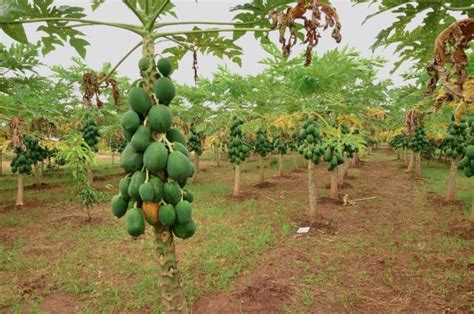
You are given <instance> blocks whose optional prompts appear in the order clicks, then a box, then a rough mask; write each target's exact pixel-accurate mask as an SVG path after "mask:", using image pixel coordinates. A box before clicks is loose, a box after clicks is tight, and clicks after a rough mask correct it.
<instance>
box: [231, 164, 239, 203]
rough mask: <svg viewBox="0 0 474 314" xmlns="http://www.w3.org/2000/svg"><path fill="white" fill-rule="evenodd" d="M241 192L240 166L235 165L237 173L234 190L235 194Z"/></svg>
mask: <svg viewBox="0 0 474 314" xmlns="http://www.w3.org/2000/svg"><path fill="white" fill-rule="evenodd" d="M239 194H240V166H239V165H236V166H235V175H234V192H233V193H232V195H233V196H238V195H239Z"/></svg>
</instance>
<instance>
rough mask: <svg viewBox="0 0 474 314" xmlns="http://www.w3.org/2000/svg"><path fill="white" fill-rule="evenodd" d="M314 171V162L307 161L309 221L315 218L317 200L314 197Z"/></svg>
mask: <svg viewBox="0 0 474 314" xmlns="http://www.w3.org/2000/svg"><path fill="white" fill-rule="evenodd" d="M314 176H315V171H314V164H313V162H311V161H308V195H309V212H308V216H309V221H310V222H314V221H315V220H316V214H317V206H318V203H317V202H318V201H317V198H316V184H315V180H314Z"/></svg>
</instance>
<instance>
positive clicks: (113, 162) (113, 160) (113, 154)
mask: <svg viewBox="0 0 474 314" xmlns="http://www.w3.org/2000/svg"><path fill="white" fill-rule="evenodd" d="M114 164H115V152H112V166H113V165H114Z"/></svg>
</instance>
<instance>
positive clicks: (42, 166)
mask: <svg viewBox="0 0 474 314" xmlns="http://www.w3.org/2000/svg"><path fill="white" fill-rule="evenodd" d="M43 172H44V159H43V160H41V174H43Z"/></svg>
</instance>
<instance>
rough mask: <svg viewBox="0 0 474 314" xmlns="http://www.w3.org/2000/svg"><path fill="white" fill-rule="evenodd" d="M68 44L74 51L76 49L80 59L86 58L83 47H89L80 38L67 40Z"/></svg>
mask: <svg viewBox="0 0 474 314" xmlns="http://www.w3.org/2000/svg"><path fill="white" fill-rule="evenodd" d="M69 43H70V44H71V46H72V47H74V49H76V51H77V53H79V55H80V56H81V57H82V58H85V57H86V48H85V47H86V46H89V43H88V42H87V41H86V40H84V39H81V38H71V39H70V40H69Z"/></svg>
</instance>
